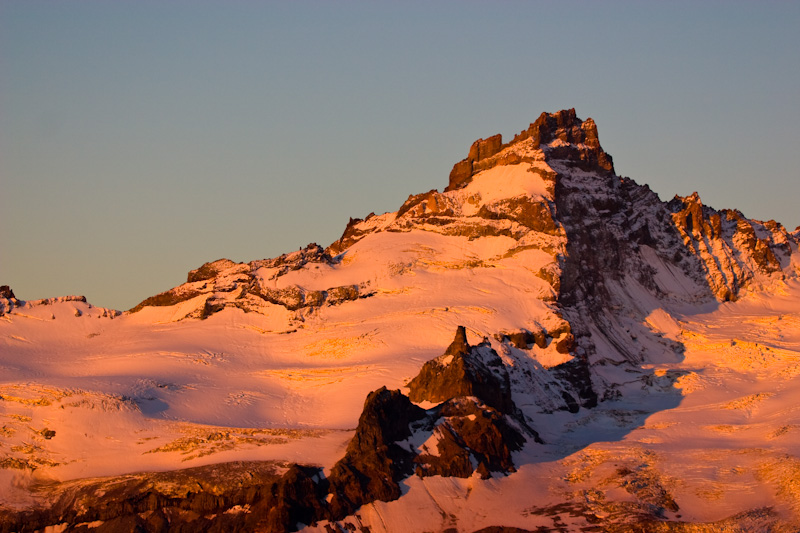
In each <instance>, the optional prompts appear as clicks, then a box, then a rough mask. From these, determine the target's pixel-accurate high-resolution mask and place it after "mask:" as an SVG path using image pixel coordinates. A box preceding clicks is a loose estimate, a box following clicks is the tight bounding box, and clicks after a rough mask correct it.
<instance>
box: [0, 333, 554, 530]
mask: <svg viewBox="0 0 800 533" xmlns="http://www.w3.org/2000/svg"><path fill="white" fill-rule="evenodd" d="M482 351H483V350H481V347H470V346H469V344H467V343H466V333H465V330H464V328H463V327H460V328H458V331H457V332H456V337H455V340H454V341H453V343H452V344H451V345H450V347H448V349H447V351H446V353H445V355H444V356H443V357H459V358H460V360H466V361H467V364H468V366H469V368H470V371H469V372H467V373H461V374H460V376H459V378H458V379H457V380H456V379H454V376H453V375H452V374H453V372H452V370H448V369H447V368H443V367H441V366H438V367H437V366H428V367H426V368H425V369H424V371H423V372H422V373H421V374H420V375H419V376H417V377H416V378H414V380H413V383H414V385H413V386H412V390H413V391H414V392H413V393H412V395H413V396H414V397H415V398H417V399H418V401H420V402H421V401H435V400H439V403H438V405H436V406H435V407H433V408H431V409H428V410H425V409H422V408H420V407H418V406H417V405H415V404H414V403H412V402H411V400H410V399H409V397H408V396H406V395H404V394H403V393H401V392H400V391H399V390H388V389H386V387H382V388H380V389H378V390H375V391H373V392H371V393H370V394H369V395H368V396H367V398H366V400H365V402H364V408H363V410H362V413H361V416H360V417H359V422H358V427H357V428H356V431H355V435H354V436H353V438H352V439H351V440H350V442H349V444H348V446H347V450H346V452H345V455H344V457H343V458H342V459H341V460H340V461H338V462H337V463H336V464H335V465H334V466H333V468H332V469H331V471H330V474H329V476H327V478H326V477H325V475H324V474H323V471H322V469H320V468H318V467H312V466H302V465H297V464H279V463H258V462H252V463H235V464H221V465H212V466H209V467H200V468H194V469H189V470H183V471H176V472H169V473H153V474H140V475H133V476H127V477H123V478H120V479H109V480H106V481H96V482H94V483H89V484H83V485H80V484H77V485H76V486H75V487H74V488H72V489H71V490H65V491H63V492H62V494H61V496H60V497H59V499H58V500H57V501H56V503H55V504H54V505H53V506H52V507H51V508H47V509H36V510H31V511H25V512H21V513H0V531H1V532H7V531H8V532H11V531H19V532H24V531H36V530H40V529H42V528H44V527H46V526H51V525H54V524H66V525H67V527H66V528H65V529H63V531H65V532H70V533H72V532H76V533H77V532H83V531H95V530H96V531H98V532H100V533H102V532H103V531H142V532H161V531H221V530H224V531H253V530H258V531H268V532H284V531H295V530H296V529H298V527H299V526H300V525H302V524H306V525H307V524H312V523H316V522H318V521H322V520H327V521H332V522H335V521H338V520H342V519H344V518H346V517H347V516H349V515H351V514H353V513H354V512H356V511H357V510H358V509H359V508H360V507H361V506H362V505H365V504H367V503H371V502H373V501H376V500H380V501H392V500H396V499H397V498H399V497H400V496H401V495H402V489H401V486H400V484H401V483H402V481H403V480H404V479H405V478H407V477H409V476H411V475H417V476H419V477H425V476H433V475H437V476H452V477H461V478H467V477H470V476H472V475H473V473H475V472H477V474H478V475H479V476H480V477H481V478H483V479H487V478H489V477H491V476H492V475H493V474H494V473H498V474H510V473H512V472H514V471H515V466H514V462H513V452H515V451H518V450H520V449H521V448H522V446H523V444H525V442H526V441H527V440H528V439H531V440H533V441H535V442H541V440H540V439H539V436H538V435H537V434H536V432H535V431H534V430H533V429H531V428H530V427H528V426H527V424H526V423H525V422H524V421H523V420H522V415H521V413H520V412H519V409H518V408H517V407H516V406H515V405H514V403H513V400H512V399H511V397H510V391H509V389H508V376H507V374H503V371H502V370H501V369H500V368H501V367H502V363H501V362H500V358H499V357H498V356H497V354H490V357H491V361H490V365H491V366H494V367H499V368H491V367H490V366H487V365H485V364H482V363H479V362H478V359H485V358H486V356H487V354H486V353H481V352H482ZM498 376H500V378H499V379H500V381H501V382H503V383H505V388H504V389H503V390H502V391H500V394H501V395H502V399H500V400H499V401H498V398H499V397H498V391H495V390H494V389H493V388H492V387H491V385H492V384H496V383H497V380H498ZM503 376H504V378H503ZM456 381H457V382H458V384H457V385H455V387H454V388H451V389H448V390H447V391H442V390H438V389H437V388H436V385H435V384H436V383H441V382H448V383H451V384H454V383H456ZM475 465H477V466H475ZM183 487H192V489H191V490H184V489H183ZM176 491H177V492H176ZM99 502H102V503H99ZM98 524H100V525H98Z"/></svg>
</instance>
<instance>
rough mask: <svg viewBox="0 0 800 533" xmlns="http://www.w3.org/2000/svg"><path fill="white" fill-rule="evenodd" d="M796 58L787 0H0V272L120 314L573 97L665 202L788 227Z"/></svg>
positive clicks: (334, 229)
mask: <svg viewBox="0 0 800 533" xmlns="http://www.w3.org/2000/svg"><path fill="white" fill-rule="evenodd" d="M698 4H699V5H698ZM798 50H800V3H798V2H788V1H787V2H758V3H756V2H721V1H720V2H715V1H708V2H649V3H648V2H632V1H631V2H619V1H608V2H577V1H576V2H569V1H568V2H515V1H498V2H473V1H463V2H455V1H438V2H422V1H412V2H351V1H347V2H328V1H326V2H255V1H232V2H223V1H219V2H209V1H200V2H197V1H192V2H189V1H172V2H161V1H159V2H155V1H140V0H137V1H132V0H120V1H115V2H107V1H100V0H96V1H74V2H73V1H60V2H51V1H47V2H42V1H38V0H25V1H21V0H19V1H9V0H0V209H1V210H2V223H0V284H10V285H11V287H12V288H13V289H14V290H15V292H16V295H17V296H18V297H19V298H23V299H35V298H44V297H50V296H57V295H63V294H85V295H86V296H87V297H88V298H89V301H90V302H92V303H94V304H95V305H100V306H106V307H114V308H118V309H127V308H130V307H132V306H133V305H135V304H136V303H137V302H139V301H140V300H142V299H144V298H145V297H147V296H150V295H152V294H155V293H157V292H161V291H163V290H166V289H168V288H170V287H172V286H174V285H177V284H179V283H181V282H183V281H184V280H185V276H186V273H187V272H188V271H189V270H190V269H193V268H196V267H198V266H200V265H201V264H202V263H204V262H206V261H211V260H214V259H218V258H220V257H228V258H230V259H233V260H236V261H249V260H253V259H259V258H265V257H273V256H276V255H279V254H281V253H283V252H287V251H292V250H296V249H297V248H299V247H301V246H304V245H306V244H308V243H309V242H317V243H319V244H321V245H323V246H325V245H327V244H330V243H331V242H332V241H334V240H335V239H336V238H338V236H339V235H340V234H341V232H342V231H343V229H344V226H345V224H346V223H347V220H348V218H349V217H351V216H352V217H363V216H365V215H366V214H368V213H369V212H371V211H374V212H385V211H392V210H396V209H397V208H398V207H399V206H400V205H401V204H402V202H403V201H404V200H405V199H406V197H407V196H408V195H409V194H416V193H419V192H424V191H428V190H430V189H433V188H437V189H439V190H441V189H442V188H443V187H444V186H445V185H446V184H447V176H448V173H449V171H450V168H451V167H452V165H453V163H455V162H456V161H458V160H459V159H461V158H463V157H465V156H466V153H467V151H468V148H469V145H470V144H471V142H472V141H474V140H475V139H477V138H479V137H487V136H489V135H492V134H495V133H502V134H503V136H504V138H506V139H507V138H509V137H510V136H512V135H513V134H515V133H517V132H519V131H520V130H522V129H524V128H526V127H527V125H528V124H529V123H530V122H532V121H533V120H535V119H536V117H537V116H538V115H539V114H540V113H541V112H542V111H557V110H559V109H563V108H570V107H575V108H576V110H577V113H578V116H579V117H581V118H584V119H585V118H587V117H592V118H594V119H595V120H596V121H597V124H598V129H599V133H600V141H601V143H602V145H603V147H604V148H605V149H606V151H608V152H609V153H611V154H612V155H613V157H614V161H615V165H616V169H617V173H618V174H621V175H626V176H630V177H632V178H633V179H635V180H636V181H637V182H639V183H647V184H649V185H650V186H651V188H653V189H654V190H655V191H656V192H657V193H658V194H659V195H660V196H661V198H662V199H665V200H666V199H669V198H671V197H672V196H674V195H675V194H680V195H688V194H691V193H692V192H693V191H698V192H699V193H700V196H701V198H702V199H703V201H704V202H705V203H706V204H708V205H711V206H713V207H716V208H718V209H719V208H738V209H740V210H741V211H743V212H744V214H745V215H747V216H749V217H753V218H758V219H776V220H778V221H779V222H782V223H783V224H784V225H786V226H787V227H789V228H790V229H793V228H795V227H796V226H798V225H800V211H799V210H798V209H797V200H798V198H800V171H798V163H797V156H796V154H797V151H798V146H800V129H799V128H798V124H800V101H799V99H798V95H800V54H798Z"/></svg>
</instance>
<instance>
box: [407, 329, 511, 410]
mask: <svg viewBox="0 0 800 533" xmlns="http://www.w3.org/2000/svg"><path fill="white" fill-rule="evenodd" d="M408 388H409V389H410V391H411V392H410V393H409V398H411V400H412V401H415V402H422V401H429V402H435V403H439V402H444V401H446V400H450V399H451V398H458V397H461V396H474V397H476V398H478V399H480V400H481V401H483V402H484V403H486V405H489V406H491V407H493V408H495V409H497V410H498V411H500V412H501V413H511V412H512V411H513V406H514V401H513V400H512V399H511V386H510V384H509V377H508V371H507V370H506V368H505V366H504V365H503V361H502V360H501V359H500V357H499V356H498V355H497V353H496V352H495V351H494V350H492V348H491V346H489V344H488V342H487V343H481V344H480V345H478V346H474V347H472V346H470V345H469V343H468V342H467V333H466V330H465V328H464V326H459V327H458V329H457V331H456V336H455V339H453V342H452V343H451V344H450V346H448V348H447V350H446V351H445V353H444V355H442V356H440V357H437V358H436V359H432V360H430V361H428V362H427V363H425V364H424V365H423V366H422V369H421V370H420V372H419V374H417V376H416V377H415V378H414V379H412V380H411V381H410V382H409V383H408Z"/></svg>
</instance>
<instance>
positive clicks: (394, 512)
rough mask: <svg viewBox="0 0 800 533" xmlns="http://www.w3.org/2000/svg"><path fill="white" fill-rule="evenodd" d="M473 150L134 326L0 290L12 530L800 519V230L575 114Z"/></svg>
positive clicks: (780, 525)
mask: <svg viewBox="0 0 800 533" xmlns="http://www.w3.org/2000/svg"><path fill="white" fill-rule="evenodd" d="M466 152H467V157H466V158H465V159H463V160H462V161H459V162H457V163H456V164H455V165H454V167H453V170H452V172H451V173H450V176H449V180H448V181H447V182H445V181H444V178H445V177H443V180H442V182H441V183H440V185H445V184H446V187H445V188H444V190H442V191H441V192H440V191H438V190H436V189H433V190H430V191H428V192H422V193H419V194H411V195H410V196H409V197H408V199H407V200H406V201H405V202H404V203H403V204H402V205H401V206H399V207H398V209H397V211H394V212H389V213H383V214H375V213H370V214H369V215H367V216H366V217H365V218H363V219H361V218H350V220H349V222H348V223H347V224H346V227H345V229H344V231H343V233H342V236H341V237H340V238H339V239H337V240H336V241H335V242H334V243H332V244H330V245H329V246H328V247H323V246H319V245H317V244H313V243H312V244H309V245H308V246H306V247H304V248H300V249H298V250H297V251H295V252H291V253H287V254H284V255H281V256H279V257H276V258H271V259H260V260H254V261H250V262H247V263H237V262H234V261H230V260H227V259H220V260H216V261H212V262H209V263H206V264H204V265H202V266H200V267H199V268H197V269H195V270H192V271H191V272H189V273H188V275H187V278H186V283H183V284H181V285H179V286H177V287H174V288H172V289H169V290H167V291H165V292H163V293H160V294H157V295H154V296H150V297H146V298H144V299H143V301H142V302H141V303H140V304H139V305H137V306H136V307H134V308H133V309H131V310H129V311H127V312H124V313H120V312H118V311H115V310H109V309H101V308H96V307H93V306H92V305H91V304H90V303H89V302H87V301H86V299H85V298H83V297H79V296H67V297H60V298H48V299H44V300H35V301H32V300H28V301H26V300H22V299H19V298H18V297H17V295H15V293H14V291H13V290H12V289H11V287H9V286H2V287H0V369H2V376H3V380H2V382H0V409H1V410H0V416H1V417H2V418H0V520H2V522H0V523H1V524H2V526H0V529H3V528H4V530H9V531H17V530H37V529H44V528H46V527H48V526H54V527H57V528H63V529H60V530H64V531H84V530H98V529H99V528H106V529H107V530H120V531H122V530H131V531H133V530H143V531H166V530H191V531H204V530H209V531H220V530H230V531H237V530H239V531H260V530H265V531H288V530H304V531H305V530H310V531H330V530H333V531H341V530H350V531H357V530H361V531H367V530H369V531H373V532H376V531H420V532H421V531H447V530H450V531H452V530H458V531H479V530H487V531H498V530H503V529H502V528H517V529H516V530H520V529H521V530H527V531H537V530H552V529H557V530H592V528H595V529H596V528H605V529H607V530H612V531H613V530H619V531H630V530H642V531H650V530H654V531H658V530H664V531H673V530H680V531H684V530H693V529H697V530H703V531H706V530H712V531H713V530H723V529H726V528H727V529H731V530H744V531H766V530H775V531H784V530H785V531H794V530H797V529H798V528H800V507H798V505H797V502H798V501H800V493H798V491H797V487H796V483H795V480H796V478H797V474H798V473H800V444H798V443H800V439H798V438H797V435H798V433H797V432H798V428H800V414H798V411H797V409H796V405H797V404H798V403H799V402H800V381H798V380H800V371H798V368H800V367H798V365H797V361H798V358H800V307H799V306H798V302H800V281H798V272H800V254H798V242H800V229H798V230H795V231H794V232H789V231H787V230H786V229H785V228H784V227H783V226H781V225H780V224H779V223H777V222H774V221H768V222H761V221H756V220H752V219H748V218H747V217H745V216H744V214H742V213H741V212H739V211H736V210H729V209H720V210H717V209H714V208H711V207H709V206H707V205H704V204H703V202H702V201H701V200H700V198H699V197H698V196H697V194H692V195H689V196H685V197H681V196H676V197H675V198H674V199H673V200H671V201H668V202H664V201H662V200H661V199H660V198H659V197H658V195H657V194H655V193H654V192H653V191H651V190H650V189H649V188H648V187H647V186H646V185H639V184H638V183H636V182H635V181H634V180H633V179H630V178H627V177H622V176H618V175H617V174H616V173H615V170H614V166H613V162H612V159H611V156H610V155H608V154H607V153H606V152H605V151H604V150H603V149H602V147H601V145H600V141H599V136H598V130H597V126H596V124H595V123H594V121H593V120H592V119H586V120H581V119H580V118H578V117H577V115H576V112H575V111H574V110H564V111H559V112H556V113H543V114H542V115H541V116H540V117H539V118H538V119H537V120H536V121H535V122H533V123H532V124H530V126H529V127H528V128H526V129H525V130H523V131H522V132H521V133H520V134H518V135H516V136H515V137H514V138H513V139H512V140H511V141H510V142H507V143H504V142H503V139H502V137H501V136H500V135H493V136H489V137H487V138H485V139H479V140H478V141H476V142H475V143H473V144H472V146H471V147H470V148H469V149H468V150H467V151H466ZM432 185H436V184H432ZM367 209H368V206H365V212H366V211H367ZM226 472H228V473H230V476H229V477H228V478H226V476H225V473H226ZM742 487H745V489H743V488H742ZM26 528H27V529H26Z"/></svg>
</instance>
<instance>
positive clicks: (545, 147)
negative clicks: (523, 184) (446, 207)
mask: <svg viewBox="0 0 800 533" xmlns="http://www.w3.org/2000/svg"><path fill="white" fill-rule="evenodd" d="M523 142H528V143H529V144H530V146H529V149H530V150H541V151H542V152H543V155H544V159H545V160H564V161H568V162H571V166H580V167H582V168H585V169H592V170H601V171H606V172H611V173H613V172H614V163H613V160H612V158H611V156H610V155H608V154H607V153H606V152H604V151H603V149H602V148H601V147H600V140H599V137H598V135H597V124H595V122H594V120H592V119H591V118H587V119H586V120H581V119H579V118H578V117H577V115H576V114H575V109H574V108H573V109H562V110H561V111H557V112H555V113H542V114H541V115H539V118H537V119H536V121H535V122H533V123H531V125H530V126H528V128H527V129H524V130H522V131H521V132H520V133H519V134H517V135H515V136H514V138H513V139H512V140H511V142H509V143H506V144H503V137H502V135H500V134H497V135H492V136H491V137H488V138H486V139H478V140H477V141H475V142H474V143H472V146H470V149H469V153H468V155H467V157H466V158H465V159H462V160H461V161H459V162H458V163H456V164H455V165H454V166H453V170H452V171H451V172H450V183H449V184H448V186H447V188H445V191H452V190H456V189H460V188H462V187H464V186H465V185H466V184H467V183H469V182H470V181H471V180H472V176H474V175H475V174H477V173H478V172H480V171H482V170H487V169H489V168H492V167H494V166H498V165H504V164H515V163H519V162H520V155H519V152H518V151H514V153H513V154H512V153H509V154H505V155H506V157H502V154H501V153H502V152H505V150H506V149H507V148H510V147H512V146H515V145H519V144H521V143H523ZM576 164H577V165H576Z"/></svg>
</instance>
